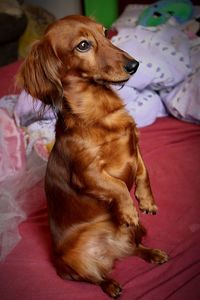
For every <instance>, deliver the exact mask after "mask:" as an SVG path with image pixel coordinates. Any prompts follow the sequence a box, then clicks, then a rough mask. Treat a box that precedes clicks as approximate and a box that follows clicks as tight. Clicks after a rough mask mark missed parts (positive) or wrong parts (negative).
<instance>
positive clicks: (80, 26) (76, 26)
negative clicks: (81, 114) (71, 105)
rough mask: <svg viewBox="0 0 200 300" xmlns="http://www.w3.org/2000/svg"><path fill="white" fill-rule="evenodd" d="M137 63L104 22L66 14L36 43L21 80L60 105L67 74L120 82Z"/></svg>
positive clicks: (28, 88) (47, 101)
mask: <svg viewBox="0 0 200 300" xmlns="http://www.w3.org/2000/svg"><path fill="white" fill-rule="evenodd" d="M138 65H139V64H138V62H137V61H136V60H134V59H133V58H132V57H131V56H129V55H128V54H127V53H126V52H124V51H122V50H121V49H119V48H117V47H115V46H114V45H113V44H112V43H111V42H110V40H109V39H107V37H106V31H105V28H104V27H103V26H102V25H101V24H98V23H96V22H95V21H94V20H92V19H90V18H88V17H84V16H67V17H65V18H63V19H61V20H58V21H56V22H55V23H53V24H52V25H50V26H49V28H48V29H47V31H46V33H45V35H44V37H43V38H42V39H41V40H40V41H37V42H36V43H35V44H34V45H33V47H32V49H31V51H30V53H29V55H28V57H27V58H26V60H25V62H24V64H23V65H22V67H21V70H20V72H19V74H18V82H19V84H20V85H21V86H22V87H23V88H25V90H26V91H27V92H28V93H29V94H31V95H32V96H33V97H34V98H39V99H40V100H41V101H43V102H44V103H45V104H51V105H53V106H56V107H57V108H58V106H59V101H60V99H61V97H62V93H63V82H64V81H65V79H66V78H67V77H68V76H76V77H78V78H81V79H83V80H85V81H87V80H88V81H96V82H99V83H105V82H106V83H118V82H123V81H127V80H128V79H129V78H130V76H131V75H132V74H133V73H135V72H136V70H137V68H138Z"/></svg>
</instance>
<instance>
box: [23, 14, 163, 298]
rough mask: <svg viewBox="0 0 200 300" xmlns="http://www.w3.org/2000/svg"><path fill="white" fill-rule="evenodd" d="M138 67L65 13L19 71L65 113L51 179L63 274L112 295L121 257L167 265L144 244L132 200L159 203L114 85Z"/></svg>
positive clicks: (30, 88)
mask: <svg viewBox="0 0 200 300" xmlns="http://www.w3.org/2000/svg"><path fill="white" fill-rule="evenodd" d="M138 65H139V64H138V62H137V61H136V60H135V59H133V58H132V57H131V56H129V55H128V54H127V53H126V52H124V51H122V50H120V49H118V48H117V47H115V46H114V45H113V44H112V43H111V42H110V40H108V39H107V38H106V32H105V28H104V27H103V26H102V25H100V24H98V23H96V22H95V21H94V20H92V19H90V18H88V17H84V16H67V17H65V18H63V19H61V20H58V21H56V22H55V23H54V24H52V25H51V26H50V27H49V28H48V30H47V32H46V33H45V35H44V37H43V38H42V39H41V40H40V41H37V42H36V43H35V44H34V45H33V47H32V49H31V51H30V54H29V56H28V57H27V59H26V60H25V62H24V64H23V65H22V67H21V70H20V72H19V74H18V82H19V83H20V84H21V87H23V88H24V89H25V90H26V91H27V92H28V93H29V94H31V95H32V96H33V97H34V98H39V99H40V100H41V101H42V102H43V103H44V104H45V105H51V106H52V108H53V109H54V111H55V112H56V114H57V124H56V141H55V145H54V147H53V150H52V152H51V154H50V157H49V161H48V166H47V171H46V179H45V189H46V197H47V201H48V212H49V224H50V229H51V235H52V240H53V253H54V261H55V266H56V269H57V272H58V274H59V275H60V276H61V277H62V278H66V279H73V280H81V281H88V282H92V283H95V284H97V285H100V286H101V288H102V289H103V291H104V292H106V293H107V294H108V295H109V296H110V297H113V298H116V297H118V296H119V295H120V294H121V287H120V285H119V283H117V282H116V281H115V280H113V279H111V278H109V275H108V274H109V272H110V271H111V270H112V267H113V264H114V262H115V260H116V259H118V258H122V257H125V256H129V255H136V256H139V257H141V258H143V259H145V260H146V261H148V262H154V263H157V264H161V263H164V262H166V261H167V259H168V256H167V255H166V253H165V252H163V251H161V250H158V249H148V248H145V247H144V246H142V245H141V240H142V237H143V235H144V234H145V229H144V228H143V227H142V225H141V224H140V222H139V218H138V212H137V210H136V208H135V206H134V203H133V200H132V198H131V196H130V189H131V187H132V185H133V183H134V184H135V197H136V198H137V200H138V202H139V208H140V210H142V211H144V212H145V213H151V214H155V213H156V211H157V206H156V205H155V202H154V199H153V196H152V192H151V187H150V182H149V177H148V173H147V170H146V167H145V165H144V162H143V160H142V157H141V154H140V150H139V146H138V134H137V129H136V126H135V123H134V120H133V119H132V117H131V116H130V115H129V114H128V112H127V111H126V109H125V107H124V104H123V102H122V100H121V99H120V98H119V97H118V95H117V94H116V93H115V92H114V90H113V89H112V87H111V85H112V84H121V83H123V82H125V81H127V80H128V79H129V78H130V76H131V75H132V74H134V73H135V72H136V70H137V68H138Z"/></svg>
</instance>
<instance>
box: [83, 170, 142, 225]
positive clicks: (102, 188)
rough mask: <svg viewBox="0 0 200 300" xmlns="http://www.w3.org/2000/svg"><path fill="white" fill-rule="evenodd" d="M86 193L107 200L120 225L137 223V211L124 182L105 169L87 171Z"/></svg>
mask: <svg viewBox="0 0 200 300" xmlns="http://www.w3.org/2000/svg"><path fill="white" fill-rule="evenodd" d="M87 182H90V184H89V186H87V189H86V193H87V194H89V195H90V196H93V197H95V198H97V199H99V200H103V201H107V202H108V203H109V204H110V205H111V207H112V208H113V211H114V212H115V215H116V218H117V220H118V222H119V224H120V225H127V226H132V225H135V226H137V225H138V221H139V219H138V212H137V210H136V208H135V206H134V204H133V199H132V198H131V196H130V193H129V190H128V188H127V186H126V184H125V183H124V182H123V181H121V180H120V179H118V178H115V177H113V176H111V175H109V174H108V173H107V172H106V171H105V170H101V171H97V170H96V169H95V170H92V171H91V172H87Z"/></svg>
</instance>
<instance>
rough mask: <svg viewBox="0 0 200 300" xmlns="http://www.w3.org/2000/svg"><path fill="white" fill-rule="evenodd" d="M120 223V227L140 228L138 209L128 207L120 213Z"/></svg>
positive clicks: (131, 206)
mask: <svg viewBox="0 0 200 300" xmlns="http://www.w3.org/2000/svg"><path fill="white" fill-rule="evenodd" d="M118 218H119V223H120V225H126V226H127V227H128V226H134V225H135V226H138V223H139V216H138V212H137V210H136V208H135V207H134V206H133V205H130V206H126V207H124V208H123V209H122V210H120V211H119V215H118Z"/></svg>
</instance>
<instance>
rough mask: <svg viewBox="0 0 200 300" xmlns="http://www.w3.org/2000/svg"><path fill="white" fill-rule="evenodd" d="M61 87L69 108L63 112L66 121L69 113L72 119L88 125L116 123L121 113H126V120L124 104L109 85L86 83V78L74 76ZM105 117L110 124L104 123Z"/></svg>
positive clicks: (121, 116)
mask: <svg viewBox="0 0 200 300" xmlns="http://www.w3.org/2000/svg"><path fill="white" fill-rule="evenodd" d="M63 88H64V101H66V102H67V105H68V106H69V108H70V109H69V110H66V112H65V110H64V112H63V114H64V115H63V117H64V119H66V122H68V121H69V117H70V115H73V119H76V120H77V121H78V120H80V121H81V122H83V123H84V125H90V126H91V125H95V124H98V123H101V124H102V123H104V125H105V126H111V124H110V122H111V120H112V122H111V123H113V124H114V123H115V124H116V125H117V123H118V122H117V120H118V119H119V118H123V115H124V116H125V115H126V118H125V117H124V119H126V122H127V112H126V110H125V108H124V104H123V102H122V100H121V99H120V98H119V97H118V95H117V94H116V93H115V92H114V91H113V90H112V88H111V87H110V86H107V85H102V84H98V83H96V82H91V83H90V84H88V81H87V80H84V79H80V78H77V77H75V76H74V77H73V80H72V78H70V79H66V80H65V81H64V82H63ZM111 115H113V117H112V118H110V116H111ZM108 116H109V118H108ZM107 119H109V124H110V125H109V124H107V123H106V122H107V121H106V120H107ZM132 121H133V120H132V119H131V122H132Z"/></svg>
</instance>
